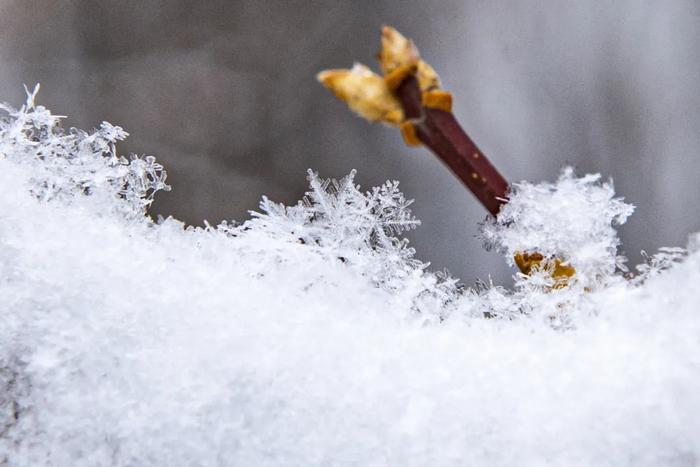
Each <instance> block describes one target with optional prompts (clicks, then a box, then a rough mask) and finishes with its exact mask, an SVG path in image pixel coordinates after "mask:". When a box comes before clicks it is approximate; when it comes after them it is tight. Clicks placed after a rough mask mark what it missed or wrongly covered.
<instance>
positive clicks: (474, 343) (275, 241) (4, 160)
mask: <svg viewBox="0 0 700 467" xmlns="http://www.w3.org/2000/svg"><path fill="white" fill-rule="evenodd" d="M4 110H5V113H6V118H4V119H3V120H2V121H0V187H2V193H1V194H0V465H8V466H49V465H51V466H151V465H157V466H219V465H225V466H227V465H231V466H234V465H235V466H293V465H299V466H313V465H319V466H320V465H343V466H344V465H348V466H350V465H353V466H447V465H456V466H457V465H459V466H463V465H567V466H578V465H581V466H588V465H591V466H604V465H610V466H621V465H634V466H646V465H678V466H694V465H699V464H700V313H699V312H700V305H699V304H700V285H698V284H700V251H699V249H698V248H697V247H698V243H699V242H698V241H697V237H691V242H690V245H689V247H688V248H689V251H685V250H681V249H667V250H664V251H662V252H661V253H660V254H659V255H657V256H654V257H651V258H650V259H649V262H648V264H645V265H642V267H641V268H640V269H639V273H638V274H637V275H636V276H635V277H633V278H625V277H624V276H623V273H622V272H621V271H620V268H621V267H622V266H623V261H622V260H621V258H619V257H618V256H617V246H618V240H617V235H616V232H615V229H614V227H615V226H616V225H618V224H620V223H622V222H624V221H625V219H626V218H627V216H629V215H630V214H631V212H632V208H631V207H630V206H629V205H626V204H625V203H624V202H623V201H622V200H621V199H618V198H615V196H614V193H613V190H612V186H611V185H610V184H607V183H601V182H600V180H599V177H597V176H586V177H583V178H576V177H575V176H574V175H573V174H572V173H571V172H570V171H565V172H563V174H562V176H561V178H560V180H558V181H557V182H556V183H551V184H550V183H543V184H539V185H534V184H528V183H522V184H518V185H516V186H514V192H513V198H512V201H511V202H510V203H509V205H508V206H507V208H506V209H505V210H503V211H502V213H501V216H499V218H498V220H496V221H494V222H492V223H488V224H486V225H484V227H483V231H484V237H485V242H486V243H487V244H488V245H489V246H492V247H495V249H496V250H498V251H501V252H503V253H504V254H505V256H506V260H508V261H511V260H512V256H513V254H514V253H515V252H517V251H539V252H542V253H545V254H546V255H553V256H556V257H559V258H561V259H562V260H564V261H569V262H570V263H571V265H573V266H574V267H575V268H576V269H577V273H576V275H575V276H574V280H573V281H571V283H570V284H569V285H568V286H567V287H564V288H559V289H552V287H551V286H552V283H551V278H550V276H549V275H548V273H547V272H545V271H542V272H539V273H535V274H533V275H532V276H522V275H519V276H517V277H516V281H515V285H514V288H513V290H505V289H502V288H499V287H493V286H491V285H489V284H480V285H479V286H477V287H475V288H473V289H467V288H464V287H462V286H460V285H458V284H457V283H456V281H455V280H454V279H451V278H450V277H448V276H446V275H444V274H434V273H431V272H429V270H428V268H427V266H426V265H425V264H423V263H421V262H419V261H417V260H416V259H414V257H413V251H412V249H410V248H409V247H408V245H407V244H406V242H405V241H403V240H400V239H399V238H397V237H398V236H400V234H401V232H402V231H404V230H406V229H410V228H413V227H415V226H416V225H417V221H415V220H414V219H413V217H412V216H411V214H410V211H409V210H408V205H409V204H410V202H408V201H407V200H405V199H404V198H403V195H401V194H400V192H399V191H398V187H397V184H396V183H387V184H386V185H384V186H382V187H379V188H375V189H373V190H370V191H369V192H363V191H361V190H359V189H358V188H357V187H356V186H355V184H354V182H353V178H352V175H353V174H351V175H350V176H348V177H346V178H345V179H343V180H341V181H339V182H328V181H323V180H322V179H320V178H319V177H318V176H316V175H315V174H313V173H310V175H309V181H310V185H311V188H310V191H309V193H308V194H307V197H306V198H305V199H304V200H302V201H301V202H300V203H299V204H298V205H296V206H291V207H285V206H282V205H278V204H275V203H273V202H271V201H268V200H266V199H263V202H262V203H261V211H262V212H261V213H259V214H254V215H253V216H252V218H251V220H248V221H246V222H244V223H242V224H235V223H230V224H222V225H220V226H217V227H211V226H206V227H203V228H192V227H189V228H186V227H185V226H184V225H183V224H182V223H181V222H179V221H177V220H175V219H172V218H169V219H165V220H159V221H153V220H151V219H150V218H148V217H147V216H146V215H145V209H146V207H147V206H148V204H149V202H150V199H152V195H153V194H154V192H155V191H158V190H162V189H166V188H167V186H166V185H165V177H164V172H163V171H162V167H160V166H159V165H158V164H157V163H156V162H155V160H154V159H153V158H150V157H146V158H130V159H126V158H121V157H118V156H117V152H116V149H115V143H116V142H117V141H118V140H120V139H123V138H124V137H126V134H125V133H124V132H123V131H122V130H121V129H120V128H118V127H114V126H111V125H109V124H106V123H104V124H102V126H101V127H100V129H98V130H96V131H93V132H81V131H78V130H71V131H66V132H63V131H62V130H60V125H59V119H58V118H56V117H54V116H52V115H51V114H50V113H49V112H48V111H47V110H46V109H44V108H43V107H40V106H34V104H33V95H32V96H30V98H29V100H28V104H27V105H26V106H25V107H23V108H22V109H19V110H14V109H12V108H10V107H8V106H5V107H4ZM165 196H167V195H165ZM455 215H459V213H455ZM455 254H460V252H455Z"/></svg>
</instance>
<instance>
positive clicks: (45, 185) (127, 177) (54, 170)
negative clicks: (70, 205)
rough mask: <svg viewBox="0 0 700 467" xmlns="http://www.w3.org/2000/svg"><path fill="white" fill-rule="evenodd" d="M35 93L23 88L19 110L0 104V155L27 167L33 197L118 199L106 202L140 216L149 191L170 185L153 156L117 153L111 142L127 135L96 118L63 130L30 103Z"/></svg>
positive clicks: (149, 197) (148, 200)
mask: <svg viewBox="0 0 700 467" xmlns="http://www.w3.org/2000/svg"><path fill="white" fill-rule="evenodd" d="M38 91H39V86H38V85H37V86H36V87H35V88H34V90H33V91H32V92H29V91H27V102H26V104H25V105H23V106H22V107H21V108H20V109H14V108H13V107H11V106H9V105H7V104H0V110H4V111H5V112H6V113H7V114H8V116H7V117H4V118H2V119H0V158H5V159H8V160H9V161H11V162H14V163H16V164H24V165H30V167H31V169H32V176H31V179H30V183H31V187H32V188H31V190H32V193H33V194H34V195H35V196H36V197H37V198H39V199H42V200H54V199H60V200H62V201H64V202H67V201H68V200H69V199H71V198H73V197H75V196H76V195H77V194H85V195H92V196H97V197H104V198H113V197H121V198H123V199H124V200H125V203H111V206H113V207H115V208H118V209H120V210H121V211H122V212H124V213H127V212H128V213H131V214H135V215H141V216H143V214H144V212H145V209H146V208H147V207H148V206H149V205H150V203H151V201H152V199H153V195H154V194H155V193H156V192H157V191H159V190H165V191H168V190H169V189H170V187H169V186H168V185H166V184H165V178H166V174H165V172H164V171H163V167H162V166H161V165H160V164H157V163H156V162H155V158H154V157H153V156H146V157H144V158H140V157H139V156H135V155H132V156H131V158H130V159H127V158H125V157H123V156H118V155H117V153H116V149H115V143H116V142H117V141H121V140H123V139H125V138H126V137H127V136H128V133H126V132H125V131H124V130H122V129H121V128H120V127H118V126H113V125H111V124H109V123H107V122H102V124H101V125H100V127H99V128H98V129H96V130H93V131H92V132H86V131H83V130H79V129H76V128H71V129H70V130H69V131H68V132H65V131H64V130H63V128H62V127H61V126H60V120H61V119H62V118H63V117H61V116H56V115H52V114H51V112H49V111H48V110H47V109H46V108H45V107H43V106H36V105H35V103H34V100H35V97H36V94H37V93H38ZM37 161H41V163H36V162H37Z"/></svg>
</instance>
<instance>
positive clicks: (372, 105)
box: [317, 63, 404, 125]
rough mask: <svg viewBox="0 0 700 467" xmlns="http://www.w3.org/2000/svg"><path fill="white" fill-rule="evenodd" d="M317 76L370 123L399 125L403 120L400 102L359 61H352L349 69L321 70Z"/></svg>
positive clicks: (379, 78) (382, 79) (382, 80)
mask: <svg viewBox="0 0 700 467" xmlns="http://www.w3.org/2000/svg"><path fill="white" fill-rule="evenodd" d="M317 79H318V80H319V81H320V82H321V83H322V84H323V85H324V86H326V87H327V88H328V89H330V90H331V91H333V93H334V94H335V95H336V97H338V98H339V99H340V100H342V101H343V102H345V103H346V104H348V107H350V109H351V110H352V111H354V112H355V113H357V114H358V115H360V116H361V117H363V118H365V119H367V120H369V121H371V122H376V121H380V122H383V123H387V124H391V125H399V124H400V123H401V122H402V121H403V119H404V114H403V109H402V107H401V103H400V102H399V100H398V99H397V98H396V97H395V96H394V95H393V94H392V92H391V90H390V89H389V87H388V86H387V84H386V82H385V81H384V78H382V77H381V76H379V75H377V74H376V73H374V72H372V70H370V69H369V68H367V67H366V66H364V65H362V64H359V63H358V64H355V66H354V67H353V68H352V70H345V69H341V70H326V71H322V72H321V73H319V74H318V75H317Z"/></svg>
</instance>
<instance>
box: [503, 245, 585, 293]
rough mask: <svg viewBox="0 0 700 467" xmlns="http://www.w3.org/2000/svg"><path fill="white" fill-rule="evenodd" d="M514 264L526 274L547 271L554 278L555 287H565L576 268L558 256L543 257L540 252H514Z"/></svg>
mask: <svg viewBox="0 0 700 467" xmlns="http://www.w3.org/2000/svg"><path fill="white" fill-rule="evenodd" d="M515 264H517V266H518V269H520V272H522V273H523V274H527V275H528V276H529V275H530V274H532V273H533V272H535V271H541V270H544V271H548V272H549V274H550V275H551V276H552V279H554V283H555V285H554V288H555V289H559V288H562V287H566V286H567V285H568V283H569V279H571V278H572V277H573V276H574V274H576V269H574V267H573V266H571V265H570V264H569V263H564V262H563V261H562V260H560V259H559V258H550V259H545V258H544V256H542V254H541V253H516V254H515Z"/></svg>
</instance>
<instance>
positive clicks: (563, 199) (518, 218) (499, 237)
mask: <svg viewBox="0 0 700 467" xmlns="http://www.w3.org/2000/svg"><path fill="white" fill-rule="evenodd" d="M509 198H510V201H509V202H508V203H506V204H505V205H504V206H503V208H502V209H501V211H500V212H499V213H498V216H497V218H496V219H494V220H490V221H487V222H486V223H485V224H484V226H483V228H482V235H483V237H484V239H485V242H486V246H487V247H495V248H496V249H497V250H499V251H500V252H502V253H504V254H505V256H506V258H507V259H508V260H509V261H510V263H511V264H513V258H514V256H515V254H516V253H519V252H520V253H523V252H526V253H540V254H542V255H543V256H544V257H546V258H559V259H560V260H562V261H565V262H567V263H569V264H571V265H572V266H573V267H574V268H575V269H576V271H577V273H578V274H577V277H578V278H584V279H588V280H589V282H590V281H592V280H594V279H596V278H598V279H599V278H600V277H601V276H602V277H606V276H609V275H610V274H612V273H613V272H615V269H616V268H617V267H618V266H619V265H620V264H621V262H620V259H619V258H618V257H617V247H618V245H619V244H620V240H619V238H618V236H617V231H616V230H615V227H616V226H619V225H622V224H624V223H625V221H626V220H627V218H628V217H629V216H630V215H631V214H632V212H633V210H634V207H633V206H632V205H629V204H626V203H624V202H623V201H622V199H621V198H616V197H615V191H614V189H613V186H612V183H601V182H600V175H598V174H592V175H586V176H585V177H582V178H576V177H575V176H574V173H573V170H572V169H571V168H567V169H565V170H564V171H563V172H562V174H561V176H560V177H559V180H558V181H557V183H551V184H550V183H540V184H532V183H528V182H521V183H516V184H514V185H513V186H512V188H511V194H510V196H509ZM587 285H589V286H590V285H591V284H590V283H589V284H587Z"/></svg>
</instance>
